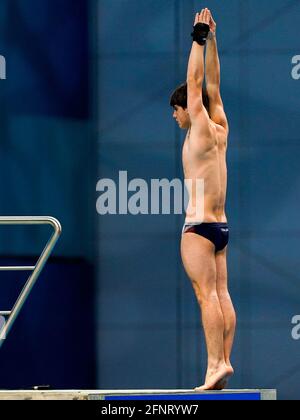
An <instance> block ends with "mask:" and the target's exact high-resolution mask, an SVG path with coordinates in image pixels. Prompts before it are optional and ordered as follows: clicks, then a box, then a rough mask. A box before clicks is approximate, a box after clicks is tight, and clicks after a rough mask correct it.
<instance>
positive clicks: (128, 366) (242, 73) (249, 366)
mask: <svg viewBox="0 0 300 420" xmlns="http://www.w3.org/2000/svg"><path fill="white" fill-rule="evenodd" d="M206 6H207V7H209V8H210V9H211V10H212V11H213V13H214V15H215V19H216V21H217V24H218V42H219V49H220V56H221V64H222V95H223V100H224V103H225V107H226V112H227V114H228V118H229V122H230V127H231V134H230V139H229V151H228V168H229V191H228V205H227V213H228V218H229V221H230V225H231V229H232V235H231V244H230V248H229V279H230V286H231V292H232V295H233V299H234V302H235V305H236V309H237V312H238V318H239V323H238V330H237V337H236V344H235V349H234V355H233V362H234V365H235V368H236V375H235V378H234V379H233V381H232V384H231V386H232V387H241V388H245V387H247V388H248V387H267V388H268V387H272V388H273V387H274V388H278V389H279V396H280V397H281V398H288V397H289V398H299V397H300V391H299V382H300V373H299V366H300V359H299V345H300V344H299V341H296V340H293V339H292V336H291V330H292V324H291V319H292V317H293V316H294V315H295V314H298V313H299V311H300V307H299V305H300V304H299V300H300V287H299V276H298V270H299V247H298V240H299V232H300V225H299V222H298V219H299V218H298V212H299V205H298V203H299V198H300V196H299V188H298V167H299V156H298V155H299V140H300V139H299V127H300V126H299V90H300V82H299V81H296V80H294V79H293V78H292V76H291V71H292V64H291V60H292V57H294V56H295V55H297V54H299V42H298V38H299V37H298V22H299V16H300V4H299V1H283V0H280V1H279V0H276V1H273V2H270V1H268V0H260V1H256V0H251V1H250V0H243V1H238V0H228V1H226V2H223V3H222V2H219V1H213V0H210V1H208V2H206V3H204V2H196V1H191V0H184V1H183V0H163V1H158V0H147V1H135V0H113V1H111V0H100V1H99V2H98V17H99V25H98V26H99V41H98V43H99V47H98V59H99V60H98V63H99V78H98V81H99V101H100V103H99V146H98V162H99V163H98V165H99V166H98V175H99V176H98V178H104V177H110V178H113V179H116V180H117V179H118V171H119V170H127V171H128V177H129V179H133V178H136V177H137V178H144V179H146V180H149V179H151V178H168V179H173V178H177V177H181V176H182V172H181V148H182V142H183V136H182V134H180V133H179V131H178V129H177V127H176V126H175V123H174V122H173V120H172V118H171V117H172V115H171V112H172V111H171V109H170V108H169V107H168V99H169V96H170V93H171V92H172V91H173V89H174V88H175V87H176V86H177V85H178V84H179V83H181V82H182V81H184V80H185V76H186V66H187V60H188V54H189V50H190V46H191V41H190V36H189V35H190V32H191V25H192V23H193V18H194V13H196V11H198V10H199V9H201V8H202V7H206ZM116 25H117V27H118V31H116ZM182 224H183V217H180V216H119V217H117V216H107V217H103V218H101V219H100V220H99V248H98V249H99V263H100V268H99V276H98V287H99V292H98V304H97V308H98V309H97V310H98V317H97V322H98V331H97V334H98V335H97V336H98V351H97V356H98V369H99V370H98V384H99V386H100V388H116V387H117V388H118V387H120V388H148V387H149V388H160V387H162V388H176V387H179V388H191V387H194V386H195V385H198V384H199V383H200V382H201V380H202V378H203V375H204V373H205V360H206V357H205V348H204V337H203V334H202V333H201V331H200V323H199V319H200V315H199V310H198V307H197V304H196V301H195V298H194V296H193V293H192V289H191V286H190V284H189V281H188V279H187V278H186V276H185V274H184V272H183V269H182V266H181V262H180V255H179V240H180V232H181V228H182Z"/></svg>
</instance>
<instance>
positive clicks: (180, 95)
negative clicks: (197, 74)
mask: <svg viewBox="0 0 300 420" xmlns="http://www.w3.org/2000/svg"><path fill="white" fill-rule="evenodd" d="M202 100H203V105H204V106H205V108H206V110H207V112H208V114H209V96H208V93H207V89H206V87H205V86H203V88H202ZM170 105H171V106H172V107H173V108H174V107H175V105H177V106H181V108H183V109H186V108H187V83H183V84H182V85H180V86H179V87H178V88H177V89H176V90H175V91H174V92H173V93H172V96H171V99H170Z"/></svg>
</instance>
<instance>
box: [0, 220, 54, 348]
mask: <svg viewBox="0 0 300 420" xmlns="http://www.w3.org/2000/svg"><path fill="white" fill-rule="evenodd" d="M1 225H24V226H25V225H50V226H52V227H53V229H54V232H53V234H52V236H51V238H50V240H49V241H48V243H47V245H46V246H45V248H44V250H43V252H42V253H41V256H40V258H39V260H38V262H37V264H36V266H35V267H2V269H3V270H4V269H7V270H9V271H12V270H20V269H25V270H29V269H33V272H32V274H31V275H30V276H29V278H28V280H27V282H26V284H25V286H24V288H23V290H22V292H21V293H20V295H19V297H18V299H17V301H16V303H15V305H14V307H13V309H12V310H11V312H8V313H9V316H8V319H7V321H6V322H5V325H4V326H3V328H2V329H1V331H0V347H1V346H2V344H3V341H4V339H5V338H6V336H7V334H8V333H9V331H10V330H11V328H12V326H13V324H14V322H15V320H16V318H17V317H18V315H19V313H20V311H21V309H22V307H23V305H24V304H25V302H26V300H27V298H28V296H29V295H30V292H31V290H32V288H33V286H34V285H35V283H36V281H37V279H38V278H39V276H40V274H41V272H42V270H43V268H44V266H45V264H46V263H47V261H48V259H49V257H50V255H51V253H52V251H53V248H54V247H55V244H56V242H57V241H58V238H59V236H60V235H61V231H62V228H61V225H60V223H59V221H58V220H57V219H55V218H53V217H0V226H1ZM0 270H1V267H0Z"/></svg>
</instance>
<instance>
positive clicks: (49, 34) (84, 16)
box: [1, 0, 89, 118]
mask: <svg viewBox="0 0 300 420" xmlns="http://www.w3.org/2000/svg"><path fill="white" fill-rule="evenodd" d="M5 6H6V7H5V8H6V21H5V26H4V32H5V38H4V39H5V46H4V51H2V52H1V53H2V54H3V55H5V57H6V59H7V81H6V83H5V84H4V85H3V88H4V89H5V91H6V98H5V103H6V107H7V109H8V110H9V111H11V112H13V113H22V114H24V113H25V114H42V115H52V116H61V117H72V118H86V117H87V116H88V73H89V72H88V66H89V61H88V48H89V46H88V2H87V1H86V0H75V1H74V0H64V1H60V0H14V1H12V0H8V1H7V0H5Z"/></svg>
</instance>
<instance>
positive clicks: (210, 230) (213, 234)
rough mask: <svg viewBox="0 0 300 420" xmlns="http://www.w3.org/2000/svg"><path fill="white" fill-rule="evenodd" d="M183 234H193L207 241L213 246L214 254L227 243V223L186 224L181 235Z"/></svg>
mask: <svg viewBox="0 0 300 420" xmlns="http://www.w3.org/2000/svg"><path fill="white" fill-rule="evenodd" d="M185 233H195V234H196V235H199V236H203V237H204V238H206V239H208V240H209V241H211V242H212V243H213V244H214V245H215V247H216V252H219V251H222V250H223V249H225V248H226V246H227V245H228V242H229V228H228V224H227V223H201V224H192V223H186V224H185V225H184V227H183V231H182V234H185Z"/></svg>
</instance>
